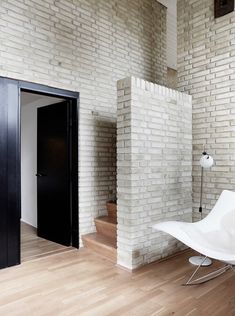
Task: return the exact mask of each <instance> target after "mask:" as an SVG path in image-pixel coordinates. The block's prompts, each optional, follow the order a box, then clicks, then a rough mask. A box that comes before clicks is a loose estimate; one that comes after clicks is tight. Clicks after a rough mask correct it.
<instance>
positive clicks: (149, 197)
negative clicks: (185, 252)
mask: <svg viewBox="0 0 235 316" xmlns="http://www.w3.org/2000/svg"><path fill="white" fill-rule="evenodd" d="M191 103H192V102H191V96H188V95H186V94H185V95H184V94H182V93H180V92H177V91H175V90H171V89H168V88H165V87H163V86H160V85H157V84H153V83H150V82H147V81H145V80H141V79H137V78H134V77H131V78H126V79H123V80H120V81H118V112H117V154H118V159H117V169H118V175H117V183H118V186H117V197H118V264H120V265H122V266H125V267H127V268H129V269H134V268H136V267H138V266H141V265H143V264H145V263H149V262H152V261H155V260H157V259H159V258H162V257H165V256H168V255H170V254H172V253H174V252H176V251H178V250H180V249H182V248H184V246H183V245H182V244H181V243H180V242H178V241H177V240H176V239H174V238H172V237H170V236H169V235H166V234H162V233H159V232H156V231H153V229H152V228H151V227H152V225H153V224H154V223H156V222H158V221H164V220H184V221H191V220H192V192H191V191H192V104H191Z"/></svg>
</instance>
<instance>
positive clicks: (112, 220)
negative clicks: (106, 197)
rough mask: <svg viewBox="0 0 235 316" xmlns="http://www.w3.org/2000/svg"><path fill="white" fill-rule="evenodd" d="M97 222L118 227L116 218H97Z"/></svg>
mask: <svg viewBox="0 0 235 316" xmlns="http://www.w3.org/2000/svg"><path fill="white" fill-rule="evenodd" d="M95 222H103V223H107V224H111V225H114V226H117V220H116V218H113V217H109V216H100V217H97V218H95Z"/></svg>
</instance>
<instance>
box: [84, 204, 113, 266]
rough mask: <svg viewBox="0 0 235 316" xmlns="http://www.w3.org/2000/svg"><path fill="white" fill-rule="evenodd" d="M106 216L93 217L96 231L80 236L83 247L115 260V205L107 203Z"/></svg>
mask: <svg viewBox="0 0 235 316" xmlns="http://www.w3.org/2000/svg"><path fill="white" fill-rule="evenodd" d="M107 211H108V216H101V217H97V218H95V226H96V233H91V234H87V235H83V236H82V241H83V245H84V247H87V248H89V249H92V250H93V251H95V252H97V253H98V254H100V255H102V256H103V257H106V258H107V259H109V260H111V261H112V262H115V263H116V262H117V207H116V204H115V203H110V202H108V203H107Z"/></svg>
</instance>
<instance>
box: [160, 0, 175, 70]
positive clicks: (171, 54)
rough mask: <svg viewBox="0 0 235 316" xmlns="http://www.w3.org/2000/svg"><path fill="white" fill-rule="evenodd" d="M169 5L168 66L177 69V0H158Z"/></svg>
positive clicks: (166, 5)
mask: <svg viewBox="0 0 235 316" xmlns="http://www.w3.org/2000/svg"><path fill="white" fill-rule="evenodd" d="M158 2H160V3H162V4H163V5H164V6H165V7H167V35H166V36H167V50H166V54H167V66H168V67H170V68H173V69H177V0H158Z"/></svg>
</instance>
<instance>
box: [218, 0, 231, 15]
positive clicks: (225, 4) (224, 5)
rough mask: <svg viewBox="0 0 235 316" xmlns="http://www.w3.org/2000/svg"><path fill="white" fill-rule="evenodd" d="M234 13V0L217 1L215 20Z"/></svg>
mask: <svg viewBox="0 0 235 316" xmlns="http://www.w3.org/2000/svg"><path fill="white" fill-rule="evenodd" d="M233 11H234V0H215V18H219V17H221V16H223V15H226V14H228V13H230V12H233Z"/></svg>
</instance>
